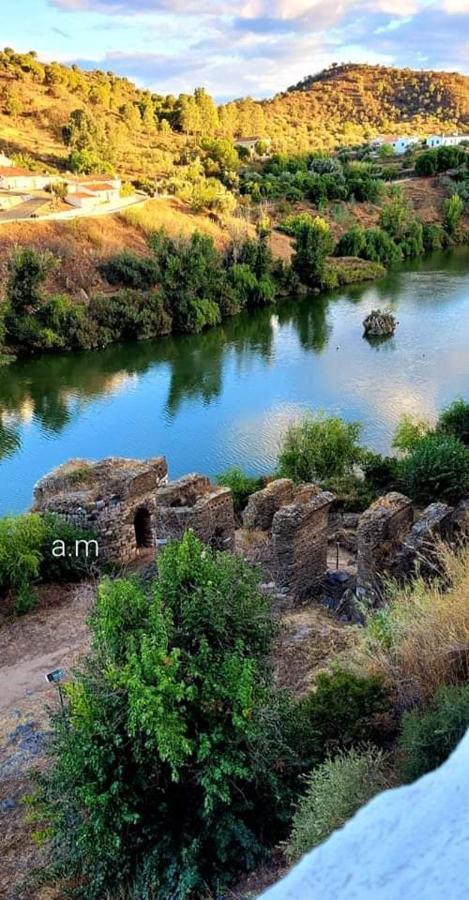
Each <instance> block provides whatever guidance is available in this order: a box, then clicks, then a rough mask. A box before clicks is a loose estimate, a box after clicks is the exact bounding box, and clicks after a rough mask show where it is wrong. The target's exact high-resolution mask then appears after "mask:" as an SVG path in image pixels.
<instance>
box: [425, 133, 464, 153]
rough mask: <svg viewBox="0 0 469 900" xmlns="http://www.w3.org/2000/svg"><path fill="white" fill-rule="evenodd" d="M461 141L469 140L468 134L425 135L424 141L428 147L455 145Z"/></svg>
mask: <svg viewBox="0 0 469 900" xmlns="http://www.w3.org/2000/svg"><path fill="white" fill-rule="evenodd" d="M463 141H468V142H469V135H466V134H432V135H430V137H427V139H426V141H425V143H426V145H427V147H429V148H430V149H432V150H433V149H436V148H437V147H456V146H457V144H461V143H462V142H463Z"/></svg>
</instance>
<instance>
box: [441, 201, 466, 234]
mask: <svg viewBox="0 0 469 900" xmlns="http://www.w3.org/2000/svg"><path fill="white" fill-rule="evenodd" d="M463 212H464V203H463V201H462V199H461V197H460V196H459V194H453V195H452V197H449V198H448V200H445V202H444V204H443V217H444V218H443V224H444V227H445V229H446V231H447V232H448V234H449V235H450V236H451V237H454V235H455V234H456V232H457V231H458V229H459V223H460V221H461V216H462V214H463Z"/></svg>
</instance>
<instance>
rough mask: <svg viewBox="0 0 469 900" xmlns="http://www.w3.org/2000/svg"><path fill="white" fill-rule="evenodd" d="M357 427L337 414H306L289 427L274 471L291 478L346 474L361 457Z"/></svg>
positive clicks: (318, 478) (310, 478)
mask: <svg viewBox="0 0 469 900" xmlns="http://www.w3.org/2000/svg"><path fill="white" fill-rule="evenodd" d="M360 431H361V426H360V425H359V424H358V423H357V422H344V421H343V420H342V419H340V418H338V417H337V416H325V415H323V414H321V413H320V414H318V415H316V416H312V415H307V416H305V417H304V418H303V419H302V420H301V421H300V422H296V423H294V424H292V425H290V426H289V428H288V429H287V431H286V434H285V437H284V439H283V443H282V449H281V452H280V455H279V462H278V472H279V475H280V476H281V477H284V478H293V480H294V481H322V480H323V479H326V478H333V477H337V476H342V475H345V474H347V473H349V472H350V471H351V469H352V467H353V465H354V463H356V462H358V461H359V459H360V456H361V452H362V451H361V448H360V446H359V444H358V438H359V436H360Z"/></svg>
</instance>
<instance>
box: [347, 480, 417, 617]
mask: <svg viewBox="0 0 469 900" xmlns="http://www.w3.org/2000/svg"><path fill="white" fill-rule="evenodd" d="M413 517H414V514H413V509H412V503H411V501H410V500H409V498H408V497H405V496H404V494H399V493H398V492H397V491H393V492H391V493H389V494H386V495H385V496H384V497H380V498H379V499H378V500H375V502H374V503H372V504H371V506H370V507H369V508H368V509H367V510H365V512H364V513H363V514H362V515H361V516H360V520H359V524H358V530H357V594H358V596H360V597H367V598H369V599H371V600H372V601H375V600H377V599H378V598H379V596H380V588H381V581H382V577H383V575H386V574H390V573H391V571H392V567H393V563H394V560H395V557H396V554H397V553H398V551H399V550H400V549H401V548H402V544H403V541H404V539H405V537H406V536H407V533H408V531H409V529H410V527H411V525H412V522H413Z"/></svg>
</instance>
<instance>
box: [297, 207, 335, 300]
mask: <svg viewBox="0 0 469 900" xmlns="http://www.w3.org/2000/svg"><path fill="white" fill-rule="evenodd" d="M333 247H334V239H333V236H332V232H331V228H330V225H329V224H328V223H327V222H326V221H325V220H324V219H322V218H321V217H320V216H316V218H315V219H313V220H312V223H311V224H307V223H303V224H301V225H300V226H299V227H298V228H297V229H296V232H295V242H294V253H293V257H292V269H293V271H294V272H295V274H296V275H297V276H298V278H299V279H300V281H301V282H302V284H304V285H306V287H308V288H315V287H319V286H320V285H321V283H322V278H323V274H324V268H325V264H326V258H327V256H328V255H329V254H330V253H332V250H333Z"/></svg>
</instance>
